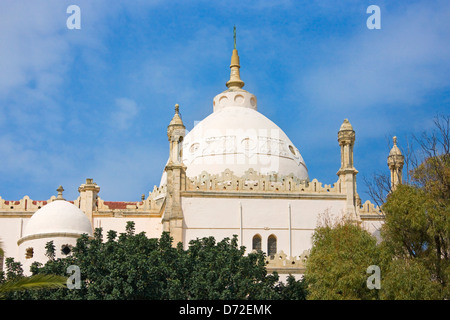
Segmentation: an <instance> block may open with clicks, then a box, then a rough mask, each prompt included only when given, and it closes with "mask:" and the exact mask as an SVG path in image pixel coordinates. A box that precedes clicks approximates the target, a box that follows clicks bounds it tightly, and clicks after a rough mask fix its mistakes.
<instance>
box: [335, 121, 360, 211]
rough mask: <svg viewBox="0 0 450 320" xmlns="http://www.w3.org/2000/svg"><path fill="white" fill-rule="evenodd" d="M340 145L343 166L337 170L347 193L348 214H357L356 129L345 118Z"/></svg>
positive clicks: (343, 188) (339, 135)
mask: <svg viewBox="0 0 450 320" xmlns="http://www.w3.org/2000/svg"><path fill="white" fill-rule="evenodd" d="M338 141H339V146H340V147H341V168H340V169H339V171H338V172H337V175H338V176H339V180H340V182H341V188H342V191H343V192H345V193H346V194H347V204H346V214H347V215H349V216H350V217H355V216H356V206H357V205H358V204H359V203H358V202H359V196H358V193H357V192H356V174H357V173H358V170H356V169H355V167H354V164H353V147H354V145H355V131H354V130H353V127H352V125H351V124H350V122H349V121H348V119H345V120H344V122H343V123H342V125H341V128H340V129H339V132H338Z"/></svg>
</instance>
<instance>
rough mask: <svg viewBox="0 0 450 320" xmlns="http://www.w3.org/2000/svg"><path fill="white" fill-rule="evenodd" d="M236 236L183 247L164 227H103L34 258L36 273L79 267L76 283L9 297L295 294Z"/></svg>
mask: <svg viewBox="0 0 450 320" xmlns="http://www.w3.org/2000/svg"><path fill="white" fill-rule="evenodd" d="M244 252H245V248H244V247H239V246H238V241H237V238H236V236H234V237H233V238H232V239H229V238H225V239H223V240H222V241H219V242H216V241H215V239H214V238H212V237H209V238H203V239H196V240H193V241H191V242H190V243H189V246H188V248H187V249H183V246H182V245H181V244H178V246H177V247H174V246H173V243H172V238H171V237H170V235H169V234H168V233H163V234H162V236H161V237H160V238H159V239H156V238H147V237H146V235H145V233H139V234H135V231H134V224H133V223H128V224H127V228H126V232H124V233H121V234H119V235H118V234H117V232H115V231H109V232H108V233H107V235H106V239H105V241H104V240H103V235H102V230H101V229H96V230H95V232H94V236H93V237H92V238H89V237H88V236H87V235H83V236H81V237H80V238H79V239H78V240H77V244H76V246H74V247H73V248H72V253H71V254H70V255H69V256H67V257H65V258H58V259H49V260H48V261H47V262H46V264H45V265H40V264H33V266H32V268H31V270H32V272H33V273H34V274H36V275H45V274H59V275H66V272H67V271H66V270H67V268H68V267H69V266H70V265H76V266H78V267H79V268H80V271H81V288H80V289H72V290H69V289H67V288H64V289H61V288H59V289H53V290H46V291H39V292H21V293H15V294H14V295H11V296H10V297H9V298H11V299H71V300H75V299H96V300H102V299H111V300H118V299H127V300H130V299H157V300H162V299H190V300H195V299H280V298H281V297H283V294H284V295H285V296H287V295H289V297H290V298H291V299H295V295H296V294H297V293H298V294H299V296H301V294H302V293H301V292H300V287H299V286H298V283H296V282H295V281H291V283H292V285H293V286H295V288H293V287H292V286H289V285H285V286H280V285H279V282H278V276H277V275H276V274H274V275H271V274H267V271H266V268H265V256H264V254H263V253H262V252H259V253H250V254H248V255H245V254H244Z"/></svg>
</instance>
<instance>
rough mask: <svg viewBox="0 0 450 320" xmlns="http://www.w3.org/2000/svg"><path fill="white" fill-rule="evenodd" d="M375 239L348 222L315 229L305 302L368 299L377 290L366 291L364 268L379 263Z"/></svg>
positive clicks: (373, 297) (308, 265)
mask: <svg viewBox="0 0 450 320" xmlns="http://www.w3.org/2000/svg"><path fill="white" fill-rule="evenodd" d="M379 258H380V256H379V249H378V247H377V243H376V239H375V238H374V237H373V236H372V235H370V234H369V233H368V232H367V231H365V230H363V229H362V228H361V227H359V226H358V225H356V224H354V223H353V222H351V221H347V220H342V221H338V222H336V223H334V224H329V223H327V224H325V225H323V226H320V227H318V228H316V230H315V232H314V235H313V246H312V249H311V253H310V255H309V257H308V260H307V263H306V272H305V279H306V282H307V284H308V296H307V298H308V299H312V300H368V299H376V298H377V290H370V289H368V288H367V277H368V275H367V268H368V267H369V266H371V265H377V264H378V263H379Z"/></svg>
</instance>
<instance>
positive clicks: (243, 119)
mask: <svg viewBox="0 0 450 320" xmlns="http://www.w3.org/2000/svg"><path fill="white" fill-rule="evenodd" d="M230 68H231V71H230V80H229V81H228V82H227V87H228V90H225V91H223V92H222V93H220V94H218V95H216V96H215V97H214V100H213V110H214V112H213V113H212V114H211V115H209V116H208V117H206V118H205V119H204V120H202V121H201V122H199V123H198V124H197V125H196V126H195V127H194V128H193V129H192V131H191V132H189V133H188V134H187V135H186V136H185V137H184V140H183V142H182V144H183V145H182V150H181V159H182V161H183V164H184V165H185V166H186V176H187V177H189V178H195V177H198V176H199V175H201V174H202V172H204V171H205V172H207V173H209V174H221V173H223V172H224V171H225V170H227V169H229V170H231V171H232V172H233V174H234V175H236V176H238V177H240V176H243V175H245V173H246V172H247V171H248V170H249V169H253V170H254V171H255V172H257V173H259V174H264V175H272V174H277V175H279V176H288V175H292V176H293V177H295V178H297V179H300V180H309V177H308V169H307V168H306V165H305V162H304V161H303V158H302V156H301V154H300V152H299V151H298V149H297V148H296V147H295V146H294V144H293V143H292V141H291V140H290V139H289V138H288V137H287V135H286V134H285V133H284V132H283V130H281V129H280V128H279V127H278V126H277V125H276V124H275V123H273V122H272V121H271V120H269V119H268V118H266V117H265V116H263V115H262V114H261V113H259V112H258V111H257V110H258V109H257V99H256V97H255V96H254V95H253V94H251V93H250V92H248V91H246V90H243V89H242V87H243V86H244V82H243V81H242V80H241V79H240V75H239V68H240V65H239V56H238V54H237V50H236V48H235V49H234V50H233V54H232V58H231V65H230ZM166 181H167V175H166V172H164V173H163V175H162V177H161V182H160V185H163V184H165V183H166Z"/></svg>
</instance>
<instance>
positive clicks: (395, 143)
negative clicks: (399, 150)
mask: <svg viewBox="0 0 450 320" xmlns="http://www.w3.org/2000/svg"><path fill="white" fill-rule="evenodd" d="M392 140H394V145H395V146H396V145H397V137H396V136H394V137H393V138H392Z"/></svg>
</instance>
